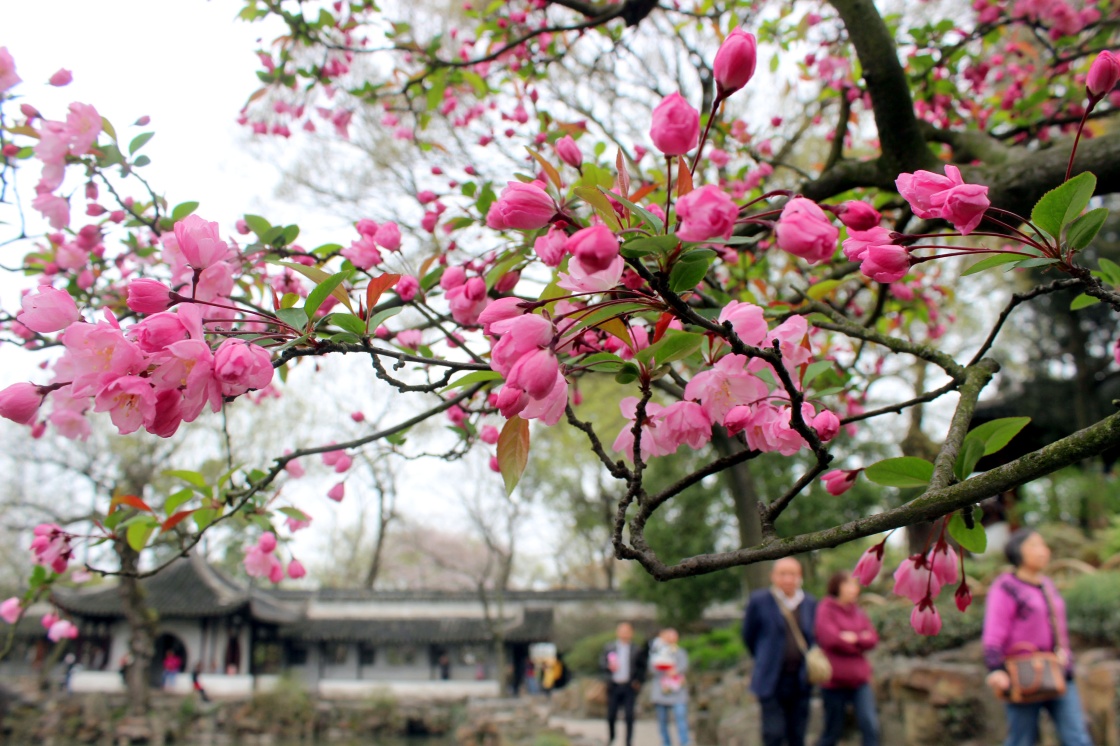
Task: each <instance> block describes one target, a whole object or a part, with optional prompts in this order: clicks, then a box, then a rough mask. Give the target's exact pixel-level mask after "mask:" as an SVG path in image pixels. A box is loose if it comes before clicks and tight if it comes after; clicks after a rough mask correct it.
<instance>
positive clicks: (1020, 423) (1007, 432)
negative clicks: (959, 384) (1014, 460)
mask: <svg viewBox="0 0 1120 746" xmlns="http://www.w3.org/2000/svg"><path fill="white" fill-rule="evenodd" d="M1030 421H1031V418H1030V417H1001V418H1000V419H998V420H992V421H991V422H985V423H984V424H983V425H980V426H979V427H976V428H973V429H972V430H970V431H969V433H968V435H966V436H964V437H965V440H966V441H967V440H970V439H972V440H978V441H980V443H982V444H983V445H984V455H985V456H991V455H992V454H993V453H996V452H998V451H1001V450H1003V447H1004V446H1006V445H1007V444H1008V443H1010V442H1011V439H1012V438H1014V437H1015V436H1016V435H1018V434H1019V431H1020V430H1022V429H1023V428H1024V427H1026V426H1027V424H1028V423H1030Z"/></svg>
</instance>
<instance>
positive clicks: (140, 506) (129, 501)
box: [109, 495, 153, 513]
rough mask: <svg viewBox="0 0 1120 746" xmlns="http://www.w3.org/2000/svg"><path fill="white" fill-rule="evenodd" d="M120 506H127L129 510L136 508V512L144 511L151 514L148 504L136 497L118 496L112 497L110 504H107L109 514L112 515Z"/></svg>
mask: <svg viewBox="0 0 1120 746" xmlns="http://www.w3.org/2000/svg"><path fill="white" fill-rule="evenodd" d="M121 505H127V506H129V507H131V508H136V509H137V510H143V511H146V512H148V513H151V512H153V511H152V509H151V508H149V507H148V504H147V503H145V502H144V501H143V500H141V499H140V498H139V497H137V496H136V495H118V496H117V497H114V498H113V499H112V501H110V503H109V512H110V513H112V512H113V511H114V510H116V509H117V508H118V507H120V506H121Z"/></svg>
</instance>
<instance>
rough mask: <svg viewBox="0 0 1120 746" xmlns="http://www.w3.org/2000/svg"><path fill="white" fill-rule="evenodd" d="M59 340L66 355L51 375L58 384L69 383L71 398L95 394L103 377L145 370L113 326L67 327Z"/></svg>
mask: <svg viewBox="0 0 1120 746" xmlns="http://www.w3.org/2000/svg"><path fill="white" fill-rule="evenodd" d="M138 326H139V325H138ZM60 339H61V340H62V344H63V346H65V348H66V354H65V355H63V357H62V358H61V359H60V360H59V361H58V362H57V363H55V366H54V370H55V375H56V377H57V379H58V380H62V381H65V380H68V379H69V380H70V381H71V384H70V389H71V393H72V394H73V395H74V396H89V395H91V394H95V393H97V390H98V389H99V388H100V387H101V385H102V383H103V381H102V377H103V376H104V375H105V374H108V375H109V376H122V375H127V374H135V373H139V372H141V371H142V370H144V368H145V367H147V365H146V361H145V358H144V356H143V354H142V353H141V351H140V349H139V348H138V347H137V346H136V345H134V344H132V343H131V342H129V341H128V340H126V339H125V338H124V334H123V333H122V332H121V330H120V329H119V328H118V327H117V326H116V325H115V324H110V323H107V322H101V323H98V324H71V325H70V326H68V327H66V330H65V331H63V332H62V335H61V337H60Z"/></svg>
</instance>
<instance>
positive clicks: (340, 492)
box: [327, 482, 346, 503]
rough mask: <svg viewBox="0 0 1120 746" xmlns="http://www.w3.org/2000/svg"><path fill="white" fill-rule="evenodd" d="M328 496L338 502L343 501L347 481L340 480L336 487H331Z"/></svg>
mask: <svg viewBox="0 0 1120 746" xmlns="http://www.w3.org/2000/svg"><path fill="white" fill-rule="evenodd" d="M327 497H329V498H330V499H332V500H334V501H335V502H336V503H340V502H342V498H344V497H346V483H345V482H338V483H337V484H335V486H334V487H331V488H330V490H329V491H328V492H327Z"/></svg>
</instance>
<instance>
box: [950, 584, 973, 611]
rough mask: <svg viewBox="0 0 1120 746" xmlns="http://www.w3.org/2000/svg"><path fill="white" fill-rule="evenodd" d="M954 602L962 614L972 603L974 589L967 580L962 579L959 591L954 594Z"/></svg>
mask: <svg viewBox="0 0 1120 746" xmlns="http://www.w3.org/2000/svg"><path fill="white" fill-rule="evenodd" d="M953 602H954V603H956V605H957V609H958V610H959V611H960V612H961V613H962V614H963V613H964V611H965V610H966V609H968V607H969V606H971V605H972V589H971V588H969V587H968V581H967V580H962V581H961V584H960V585H958V586H957V592H956V593H954V594H953Z"/></svg>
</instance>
